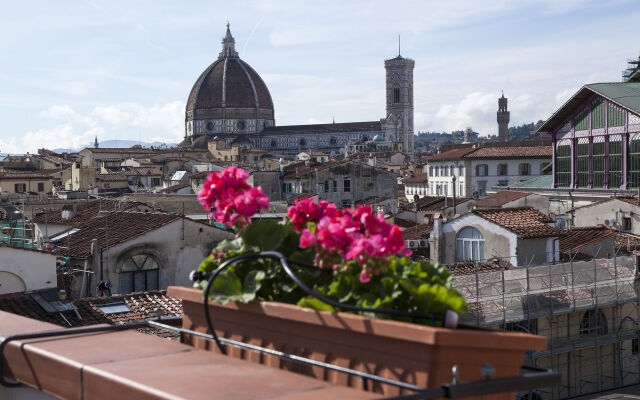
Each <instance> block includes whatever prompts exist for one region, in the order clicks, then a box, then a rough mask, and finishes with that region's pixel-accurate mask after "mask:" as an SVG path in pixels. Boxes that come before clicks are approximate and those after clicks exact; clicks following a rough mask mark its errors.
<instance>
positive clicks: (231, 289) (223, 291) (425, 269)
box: [195, 170, 467, 323]
mask: <svg viewBox="0 0 640 400" xmlns="http://www.w3.org/2000/svg"><path fill="white" fill-rule="evenodd" d="M243 176H244V174H242V171H237V170H234V171H233V174H230V173H227V172H225V171H222V172H221V173H220V174H219V175H218V177H215V179H208V181H212V182H214V181H215V182H214V184H212V185H210V186H207V185H205V189H204V190H203V192H204V193H203V192H201V193H200V194H199V198H201V199H206V202H204V203H206V204H204V205H205V207H207V206H209V205H210V204H212V203H215V202H216V201H217V199H218V198H217V197H216V196H217V193H227V191H226V188H225V183H224V180H225V179H226V180H227V181H229V182H231V183H230V184H231V185H233V186H234V188H235V190H238V189H237V188H241V189H240V190H242V192H243V193H249V191H248V190H247V189H246V188H245V187H244V186H243V184H242V183H241V182H239V179H238V177H240V178H241V179H240V180H242V179H244V178H242V177H243ZM220 185H222V186H220ZM258 189H259V188H258ZM214 191H215V193H214ZM256 193H257V195H256V196H253V195H251V196H248V197H246V198H245V201H244V204H242V205H241V206H239V207H237V209H242V208H243V207H244V208H247V209H248V210H251V209H253V208H255V209H258V208H259V207H262V205H263V203H264V201H263V199H261V194H260V193H261V190H260V192H256ZM225 201H227V202H228V203H230V204H231V203H233V200H232V199H230V198H229V199H226V200H225ZM236 212H238V211H237V210H236ZM217 213H224V215H225V216H224V218H225V219H227V220H228V221H242V223H241V224H234V226H235V228H236V229H237V230H238V235H237V237H236V238H235V239H233V240H225V241H222V242H220V243H219V244H218V245H217V246H216V248H215V249H214V250H213V252H212V253H211V255H210V256H209V257H208V258H207V259H205V260H204V261H203V262H202V263H201V265H200V268H199V270H200V271H202V272H205V273H211V272H213V271H214V270H216V269H217V268H218V267H219V266H220V265H221V264H222V263H223V262H224V261H225V260H228V259H230V258H232V257H235V256H238V255H241V254H247V253H258V252H263V251H276V252H279V253H281V254H283V255H284V256H285V257H287V258H288V259H289V260H295V261H299V262H302V263H304V264H306V265H307V267H302V266H297V265H292V264H290V267H291V269H292V270H293V272H294V273H295V275H296V276H297V277H298V278H299V279H300V280H301V281H302V282H304V284H305V285H307V286H308V287H310V288H311V289H312V290H313V291H314V292H316V293H318V294H320V295H322V296H324V297H327V298H329V299H331V300H334V301H336V302H338V303H342V304H348V305H353V306H358V307H362V308H372V309H391V310H402V311H408V312H412V313H418V314H431V313H434V314H440V315H442V314H444V313H445V312H446V311H447V310H452V311H455V312H457V313H464V312H466V311H467V305H466V303H465V301H464V299H463V298H462V297H461V296H460V294H459V293H457V292H456V291H455V290H454V289H452V288H451V285H452V283H453V280H452V277H451V276H450V275H449V272H448V270H447V268H446V267H444V266H442V265H432V264H429V263H425V262H415V261H412V260H411V259H410V258H408V257H407V255H410V254H411V252H410V251H409V250H407V249H406V248H405V244H404V241H403V240H402V236H401V231H400V229H399V228H398V227H397V226H395V225H390V224H388V223H387V222H386V221H385V220H384V218H383V217H382V215H375V214H373V212H372V210H371V207H362V206H361V207H358V208H357V209H341V210H338V209H337V208H336V207H335V205H333V204H330V203H328V202H320V203H314V202H313V200H312V199H303V200H300V201H296V204H295V205H294V206H292V207H290V208H289V212H288V218H285V220H283V221H280V222H276V221H257V222H253V223H250V222H249V221H250V220H249V219H248V218H249V217H250V215H247V214H249V213H245V214H242V216H241V217H240V218H238V217H236V216H235V215H234V213H233V212H231V213H230V212H229V210H227V209H225V210H221V211H218V210H217V209H214V211H212V216H214V217H219V215H217ZM242 217H246V219H244V218H242ZM312 265H315V267H309V266H312ZM195 285H196V286H197V287H200V288H201V289H204V288H205V287H206V285H207V282H206V281H200V282H196V283H195ZM210 294H211V299H212V300H214V301H217V302H220V303H223V304H224V303H227V302H229V301H234V302H241V303H247V302H250V301H254V300H269V301H279V302H284V303H291V304H298V305H299V306H302V307H310V308H314V309H318V310H327V311H337V310H336V309H335V308H334V307H333V306H331V305H329V304H326V303H324V302H322V301H320V300H318V299H317V298H315V297H313V296H310V295H309V294H308V293H307V292H305V291H304V290H302V289H301V288H300V287H299V286H298V285H297V284H296V283H295V282H294V281H293V280H292V279H291V278H290V277H289V276H288V275H287V274H286V272H285V270H284V268H282V266H281V265H280V264H279V261H275V260H272V259H267V258H260V259H251V260H245V261H243V262H240V263H237V264H234V265H232V266H230V267H228V268H226V269H225V270H223V271H221V272H220V273H219V275H218V276H217V278H216V279H215V280H214V283H213V286H212V291H211V293H210ZM372 314H373V315H370V316H372V317H383V318H389V316H388V315H386V314H375V313H372ZM393 318H394V319H400V320H404V321H412V320H411V319H410V318H405V317H393ZM412 322H416V323H433V321H431V320H424V319H416V320H415V321H412Z"/></svg>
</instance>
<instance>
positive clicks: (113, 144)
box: [52, 140, 177, 153]
mask: <svg viewBox="0 0 640 400" xmlns="http://www.w3.org/2000/svg"><path fill="white" fill-rule="evenodd" d="M99 144H100V147H104V148H122V149H127V148H129V147H132V146H136V145H140V146H142V147H174V146H176V145H177V143H163V142H139V141H137V140H105V141H104V142H99ZM86 147H93V143H88V144H87V145H86V146H83V147H80V148H72V149H68V148H66V149H65V148H58V149H52V151H55V152H56V153H68V152H72V153H74V152H78V151H80V150H82V149H84V148H86Z"/></svg>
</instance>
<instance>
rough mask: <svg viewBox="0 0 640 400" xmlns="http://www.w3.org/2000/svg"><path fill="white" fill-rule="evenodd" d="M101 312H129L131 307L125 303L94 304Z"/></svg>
mask: <svg viewBox="0 0 640 400" xmlns="http://www.w3.org/2000/svg"><path fill="white" fill-rule="evenodd" d="M96 307H97V308H98V310H100V311H102V313H103V314H107V315H109V314H120V313H128V312H131V309H130V308H129V306H128V305H126V304H125V303H109V304H102V305H97V306H96Z"/></svg>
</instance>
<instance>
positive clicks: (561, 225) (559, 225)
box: [554, 218, 567, 229]
mask: <svg viewBox="0 0 640 400" xmlns="http://www.w3.org/2000/svg"><path fill="white" fill-rule="evenodd" d="M554 226H555V227H556V229H564V228H566V227H567V221H565V219H564V218H558V219H556V223H555V225H554Z"/></svg>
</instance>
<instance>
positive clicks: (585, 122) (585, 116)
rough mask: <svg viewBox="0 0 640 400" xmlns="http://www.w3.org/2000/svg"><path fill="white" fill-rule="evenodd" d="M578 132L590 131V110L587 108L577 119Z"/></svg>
mask: <svg viewBox="0 0 640 400" xmlns="http://www.w3.org/2000/svg"><path fill="white" fill-rule="evenodd" d="M574 123H575V126H576V131H586V130H587V129H589V109H588V108H585V109H584V110H582V111H581V112H580V114H578V116H577V117H576V119H575V122H574Z"/></svg>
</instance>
